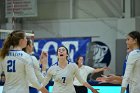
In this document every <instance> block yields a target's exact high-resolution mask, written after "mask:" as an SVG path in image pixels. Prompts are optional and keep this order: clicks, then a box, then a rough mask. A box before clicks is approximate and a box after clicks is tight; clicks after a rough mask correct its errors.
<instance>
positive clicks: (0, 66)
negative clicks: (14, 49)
mask: <svg viewBox="0 0 140 93" xmlns="http://www.w3.org/2000/svg"><path fill="white" fill-rule="evenodd" d="M2 62H3V59H1V58H0V74H1V73H2V72H3V67H2Z"/></svg>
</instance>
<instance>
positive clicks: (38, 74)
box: [29, 55, 44, 87]
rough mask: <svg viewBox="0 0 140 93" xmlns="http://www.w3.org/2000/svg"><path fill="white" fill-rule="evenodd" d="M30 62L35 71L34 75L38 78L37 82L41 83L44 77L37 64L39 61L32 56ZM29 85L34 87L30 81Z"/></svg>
mask: <svg viewBox="0 0 140 93" xmlns="http://www.w3.org/2000/svg"><path fill="white" fill-rule="evenodd" d="M31 58H32V62H33V67H34V71H35V75H36V77H37V79H38V80H39V82H40V83H41V82H42V81H43V79H44V76H43V74H42V73H41V68H40V66H39V62H38V60H37V58H36V57H35V56H32V55H31ZM29 86H31V87H34V86H33V85H32V84H31V83H29Z"/></svg>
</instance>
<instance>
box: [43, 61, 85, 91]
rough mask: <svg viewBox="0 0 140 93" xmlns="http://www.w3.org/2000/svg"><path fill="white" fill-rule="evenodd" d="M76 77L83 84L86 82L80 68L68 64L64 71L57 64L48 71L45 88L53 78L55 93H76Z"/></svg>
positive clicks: (44, 83) (73, 64)
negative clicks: (74, 84)
mask: <svg viewBox="0 0 140 93" xmlns="http://www.w3.org/2000/svg"><path fill="white" fill-rule="evenodd" d="M75 76H76V77H77V79H78V80H79V81H80V82H81V83H82V84H83V83H84V82H85V81H84V80H83V79H82V78H81V76H80V73H79V70H78V66H77V65H76V64H75V63H68V64H67V66H66V67H65V68H64V69H62V68H60V67H59V66H58V64H56V65H53V66H51V67H50V68H49V69H48V72H47V75H46V77H45V80H44V82H43V85H44V86H45V85H46V84H47V83H48V82H49V80H50V79H51V78H52V77H53V79H54V86H53V93H76V92H75V89H74V86H73V79H74V77H75Z"/></svg>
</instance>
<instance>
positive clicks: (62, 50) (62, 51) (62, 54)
mask: <svg viewBox="0 0 140 93" xmlns="http://www.w3.org/2000/svg"><path fill="white" fill-rule="evenodd" d="M57 55H58V59H67V57H68V50H67V48H66V47H63V46H62V47H59V48H58V50H57Z"/></svg>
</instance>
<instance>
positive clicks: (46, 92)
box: [39, 87, 49, 93]
mask: <svg viewBox="0 0 140 93" xmlns="http://www.w3.org/2000/svg"><path fill="white" fill-rule="evenodd" d="M39 90H40V91H41V92H42V93H49V92H48V90H47V89H46V88H45V87H42V88H41V89H39Z"/></svg>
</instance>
